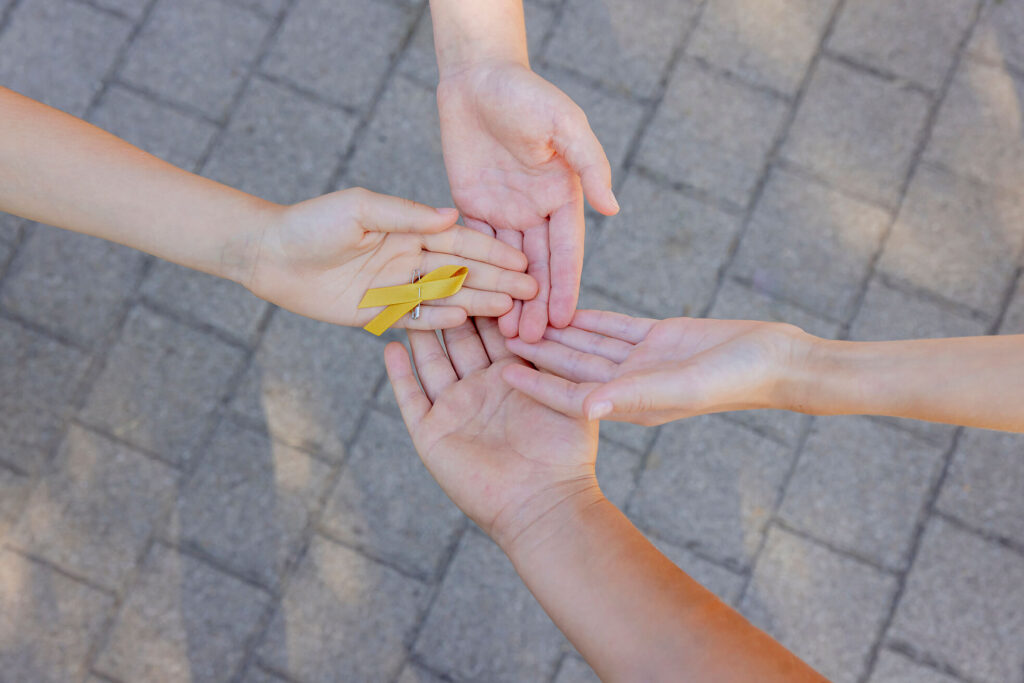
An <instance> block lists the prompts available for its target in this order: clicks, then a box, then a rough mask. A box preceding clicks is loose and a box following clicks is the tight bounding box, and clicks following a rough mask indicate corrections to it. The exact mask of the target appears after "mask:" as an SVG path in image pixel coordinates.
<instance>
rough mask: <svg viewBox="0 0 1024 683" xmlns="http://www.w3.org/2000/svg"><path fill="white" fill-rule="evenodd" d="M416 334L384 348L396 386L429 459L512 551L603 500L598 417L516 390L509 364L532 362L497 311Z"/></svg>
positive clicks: (455, 495) (448, 489) (444, 484)
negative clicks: (500, 323)
mask: <svg viewBox="0 0 1024 683" xmlns="http://www.w3.org/2000/svg"><path fill="white" fill-rule="evenodd" d="M444 340H445V347H446V348H447V355H446V354H445V350H444V349H443V348H442V347H441V343H440V342H439V341H438V339H437V335H435V334H434V333H433V332H416V331H411V332H409V343H410V345H411V347H412V355H413V360H414V362H415V365H416V372H417V373H418V375H419V379H420V382H421V383H422V385H423V388H422V389H421V388H420V384H419V383H417V381H416V375H415V374H413V367H412V364H410V362H409V356H408V354H407V353H406V351H405V349H404V348H403V347H402V345H401V344H398V343H392V344H389V345H388V347H387V348H386V349H385V351H384V357H385V361H386V364H387V369H388V377H390V379H391V386H392V388H393V389H394V390H395V396H396V397H397V399H398V404H399V407H400V408H401V410H402V417H403V418H404V419H405V424H406V426H407V427H408V428H409V433H410V434H411V435H412V440H413V443H414V444H415V446H416V450H417V451H418V452H419V454H420V457H421V458H422V459H423V463H424V464H425V465H426V466H427V469H428V470H430V473H431V474H432V475H433V476H434V478H435V479H436V480H437V482H438V483H439V484H440V485H441V488H443V489H444V491H445V493H447V494H448V496H449V497H450V498H451V499H452V500H453V501H455V504H456V505H458V506H459V507H460V508H461V509H462V511H463V512H465V513H466V514H467V515H468V516H469V517H470V518H471V519H472V520H473V521H475V522H476V523H477V524H478V525H479V526H480V528H481V529H483V530H484V531H485V532H487V533H488V534H489V535H490V536H491V537H492V538H494V540H495V541H497V542H498V543H499V544H500V545H502V547H504V548H505V549H506V551H508V549H509V546H510V545H511V544H513V543H515V542H516V540H517V539H518V538H519V537H520V536H521V534H522V532H523V531H524V530H525V529H527V528H528V527H531V526H534V528H536V527H537V523H538V522H540V521H541V518H544V520H545V521H546V522H548V523H547V524H542V525H540V526H544V527H549V526H550V525H551V524H552V523H553V516H558V515H563V514H570V513H569V509H570V508H572V507H573V506H574V505H576V504H582V503H586V502H588V501H592V500H594V499H595V498H600V489H599V488H598V487H597V480H596V479H595V477H594V460H595V457H596V455H597V428H596V427H597V425H596V424H594V423H588V422H586V421H585V420H581V419H578V418H570V417H566V416H565V415H562V414H561V413H558V412H555V411H554V410H551V409H550V408H547V407H546V406H543V405H541V404H540V403H537V402H536V401H534V400H533V399H531V398H529V397H528V396H526V395H524V394H521V393H519V392H518V391H513V390H512V389H510V388H509V387H508V385H506V384H505V382H503V381H501V371H502V368H506V367H508V366H511V365H521V364H522V361H520V360H519V359H517V358H516V357H515V356H513V355H512V354H511V353H510V352H509V351H508V350H507V349H506V348H505V341H504V338H503V337H502V335H501V333H500V332H499V331H498V327H497V322H496V321H494V320H493V319H483V318H478V319H476V321H475V324H474V321H468V322H466V323H465V324H464V325H462V326H461V327H458V328H456V329H454V330H446V331H445V333H444Z"/></svg>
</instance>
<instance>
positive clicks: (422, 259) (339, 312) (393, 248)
mask: <svg viewBox="0 0 1024 683" xmlns="http://www.w3.org/2000/svg"><path fill="white" fill-rule="evenodd" d="M457 218H458V213H457V212H456V211H455V209H434V208H431V207H429V206H424V205H423V204H417V203H415V202H411V201H408V200H405V199H399V198H397V197H389V196H387V195H381V194H376V193H374V192H370V191H368V190H364V189H361V188H354V189H348V190H342V191H340V192H334V193H331V194H328V195H324V196H322V197H317V198H315V199H310V200H308V201H305V202H301V203H299V204H295V205H293V206H289V207H283V208H280V209H274V210H272V211H271V214H270V220H269V221H268V223H267V227H266V228H264V229H263V230H262V234H261V235H260V236H259V237H258V238H252V239H251V240H249V243H246V244H241V245H234V246H229V247H228V248H227V249H226V250H225V258H226V259H231V258H233V257H232V256H231V254H232V253H234V254H237V255H238V256H237V258H238V259H241V260H242V261H243V263H244V267H242V268H236V270H241V271H242V272H241V274H240V276H239V279H241V280H242V281H243V284H245V285H246V286H247V287H248V288H249V289H250V290H252V291H253V292H254V293H255V294H256V295H257V296H260V297H262V298H264V299H267V300H268V301H271V302H273V303H275V304H277V305H279V306H281V307H283V308H287V309H289V310H291V311H294V312H296V313H301V314H302V315H306V316H309V317H311V318H316V319H318V320H324V321H327V322H331V323H335V324H338V325H352V326H362V325H365V324H366V323H367V322H369V321H370V320H371V319H372V318H373V317H374V316H375V315H377V313H379V312H380V311H381V308H379V307H378V308H365V309H358V308H357V306H358V305H359V301H360V300H361V299H362V298H363V295H364V294H365V293H366V290H368V289H372V288H375V287H388V286H392V285H402V284H407V283H409V282H412V279H413V272H414V271H415V270H419V272H420V274H421V275H426V274H427V273H429V272H430V271H432V270H434V269H435V268H438V267H439V266H443V265H464V266H468V267H469V276H468V277H467V278H466V282H465V285H464V286H463V288H462V290H461V291H459V292H458V293H457V294H455V295H454V296H451V297H449V298H447V299H440V300H437V301H429V302H424V303H423V304H422V309H421V315H420V317H419V319H418V320H412V318H411V317H410V316H408V315H406V316H405V317H403V318H402V319H401V320H399V321H398V323H396V326H397V327H409V328H415V329H441V328H449V327H456V326H457V325H459V324H461V323H462V322H464V321H465V320H466V316H467V315H484V316H499V315H502V314H504V313H506V312H508V311H509V310H510V309H511V308H512V298H513V297H515V298H516V299H531V298H532V297H533V296H534V295H536V293H537V283H536V282H535V281H534V280H533V278H531V277H530V276H528V275H525V274H524V273H523V272H522V271H523V270H525V269H526V257H525V256H524V255H523V254H522V253H520V252H519V251H516V250H515V249H514V248H512V247H510V246H508V245H506V244H503V243H501V242H499V241H498V240H496V239H494V238H492V237H488V236H486V235H483V234H481V233H479V232H477V231H475V230H470V229H469V228H465V227H462V226H456V225H454V224H455V221H456V219H457ZM453 226H454V227H453Z"/></svg>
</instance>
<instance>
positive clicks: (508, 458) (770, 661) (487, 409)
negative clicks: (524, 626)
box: [385, 319, 824, 682]
mask: <svg viewBox="0 0 1024 683" xmlns="http://www.w3.org/2000/svg"><path fill="white" fill-rule="evenodd" d="M444 340H445V347H444V348H442V346H441V343H440V342H439V341H438V339H437V337H436V336H435V335H434V334H433V333H420V332H411V333H410V335H409V341H410V346H411V347H412V355H413V361H412V362H410V359H409V356H408V354H407V353H406V351H405V349H404V348H403V347H402V346H401V345H400V344H397V343H395V344H391V345H389V346H388V347H387V349H386V350H385V360H386V363H387V369H388V376H389V377H390V378H391V383H392V387H393V388H394V390H395V396H396V397H397V399H398V403H399V407H400V408H401V411H402V417H403V418H404V420H405V423H406V425H407V426H408V428H409V432H410V434H411V435H412V439H413V443H414V444H415V446H416V450H417V451H418V452H419V454H420V457H421V458H422V459H423V462H424V464H425V465H426V467H427V469H428V470H430V473H431V474H432V475H433V476H434V478H435V479H437V481H438V483H439V484H440V485H441V487H442V488H443V489H444V490H445V492H446V493H447V494H448V495H449V496H450V497H451V498H452V500H453V501H454V502H455V503H456V505H458V506H459V507H460V508H461V509H462V510H463V511H464V512H465V513H466V514H467V515H469V517H470V518H472V519H473V521H475V522H476V523H477V524H478V525H479V526H480V527H481V528H482V529H483V530H484V531H485V532H487V533H488V534H489V535H490V536H491V537H492V538H493V539H494V540H495V541H496V542H497V543H498V545H499V546H500V547H501V548H502V549H503V550H504V551H505V553H506V554H507V555H508V557H509V558H510V559H511V560H512V562H513V564H514V565H515V567H516V570H517V571H518V572H519V575H520V576H521V577H522V579H523V581H524V582H525V583H526V585H527V586H528V587H529V588H530V590H531V591H532V593H533V595H534V596H535V597H536V598H537V600H538V602H540V604H541V606H542V607H544V609H545V610H546V611H547V613H548V614H549V615H550V616H551V618H552V620H554V622H555V623H556V624H557V625H558V627H559V628H561V629H562V631H563V632H564V633H565V634H566V636H568V638H569V639H570V640H571V641H572V642H573V644H574V645H575V646H576V648H577V649H578V650H579V651H580V653H582V654H583V656H584V657H585V658H586V659H587V661H588V662H589V663H590V664H591V666H593V668H594V669H595V670H596V671H597V673H598V674H599V675H600V676H601V678H602V679H603V680H606V681H673V682H674V681H680V680H692V681H725V682H728V681H753V680H756V681H789V682H792V681H822V680H824V679H823V678H821V677H820V676H819V675H818V674H816V673H815V672H814V671H813V670H812V669H810V668H809V667H808V666H807V665H806V664H804V663H803V662H801V661H800V660H799V659H797V658H796V656H794V655H793V654H792V653H790V652H789V651H788V650H786V649H785V648H783V647H782V646H781V645H780V644H779V643H777V642H775V641H774V640H772V639H771V638H770V637H768V636H767V635H765V634H764V633H762V632H761V631H759V630H758V629H756V628H755V627H753V626H752V625H751V624H750V623H749V622H747V621H746V620H745V619H744V618H743V617H742V616H740V615H739V614H738V613H737V612H735V611H734V610H732V609H731V608H730V607H728V606H727V605H725V604H724V603H722V602H721V601H720V600H718V599H717V598H716V597H715V596H714V595H712V594H711V593H710V592H708V591H707V590H705V589H704V588H703V587H701V586H700V585H699V584H698V583H696V582H695V581H694V580H693V579H691V578H690V577H689V576H687V575H686V574H685V573H684V572H682V571H681V570H680V569H679V568H678V567H676V566H675V565H674V564H672V563H671V562H670V561H669V560H668V559H667V558H665V557H664V556H663V555H662V554H661V553H660V552H658V550H656V549H655V548H654V546H652V545H651V544H650V542H648V541H647V539H645V538H644V537H643V535H642V534H641V533H640V532H639V531H638V530H637V529H636V527H634V526H633V525H632V524H631V523H630V522H629V520H627V519H626V518H625V516H624V515H623V514H622V513H621V512H619V510H618V509H616V508H615V507H614V506H613V505H611V503H609V502H608V501H607V499H605V497H604V495H603V494H602V493H601V490H600V488H599V487H598V485H597V480H596V478H595V476H594V461H595V456H596V450H597V430H596V425H595V424H593V423H588V422H587V421H585V420H582V419H578V418H570V417H567V416H565V415H562V414H560V413H558V412H556V411H553V410H551V409H549V408H546V407H545V406H543V405H541V404H539V403H537V402H536V401H533V400H532V399H530V398H528V397H527V396H525V395H523V394H522V393H520V392H517V391H513V390H511V389H509V387H508V386H507V385H506V384H505V383H503V382H502V381H501V380H500V376H499V375H500V374H501V372H502V370H503V369H505V370H507V369H508V368H511V367H516V366H518V365H521V364H522V363H521V361H518V360H517V359H515V358H513V357H512V355H511V354H510V353H509V352H508V351H507V350H506V348H505V346H504V344H503V340H502V338H501V335H500V333H499V332H498V330H497V327H496V325H495V323H494V322H493V321H492V320H483V319H477V320H476V323H475V325H474V323H473V322H469V323H466V324H465V325H463V326H461V327H459V328H456V329H453V330H448V331H446V332H445V333H444ZM446 349H447V353H446ZM413 365H415V374H414V370H413ZM416 375H418V376H419V379H420V382H422V387H421V385H420V383H418V382H417V379H416ZM810 608H811V607H809V609H810Z"/></svg>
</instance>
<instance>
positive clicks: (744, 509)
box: [630, 416, 792, 567]
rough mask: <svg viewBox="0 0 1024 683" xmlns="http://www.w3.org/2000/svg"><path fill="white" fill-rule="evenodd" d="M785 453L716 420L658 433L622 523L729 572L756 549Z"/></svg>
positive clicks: (775, 493) (784, 465) (788, 455)
mask: <svg viewBox="0 0 1024 683" xmlns="http://www.w3.org/2000/svg"><path fill="white" fill-rule="evenodd" d="M791 457H792V454H791V452H790V449H789V448H786V447H783V446H780V445H778V444H777V443H775V442H773V441H769V440H768V439H765V438H764V437H761V436H759V435H757V434H755V433H753V432H751V431H749V430H747V429H746V428H744V427H741V426H739V425H736V424H733V423H732V422H729V421H727V420H723V419H721V418H719V417H708V416H705V417H696V418H692V419H690V420H685V421H682V422H674V423H671V424H668V425H666V426H664V427H663V428H662V429H661V434H660V435H659V436H658V440H657V442H655V444H654V449H653V450H652V451H651V454H650V456H649V457H648V460H647V467H646V469H645V470H644V472H643V473H642V474H641V476H640V486H639V488H638V489H637V492H636V494H635V495H634V496H633V499H632V501H631V502H630V516H632V517H634V518H635V519H636V520H637V521H638V522H639V523H640V524H641V525H642V526H643V527H644V528H647V529H650V530H651V531H653V532H654V533H656V534H657V535H658V536H659V537H661V538H664V539H665V540H668V541H671V542H674V543H676V544H679V545H683V546H685V547H694V548H699V549H701V550H702V551H703V552H704V554H706V555H709V556H711V557H714V558H716V559H718V560H720V561H723V562H729V563H730V564H732V565H734V566H737V567H744V566H747V565H748V564H749V563H750V561H751V560H752V559H753V556H754V553H755V552H757V549H758V548H759V547H760V545H761V538H762V534H763V531H764V527H765V525H766V524H767V523H768V520H769V518H770V517H771V514H772V511H773V509H774V507H775V500H776V497H777V496H778V493H779V487H780V486H781V485H782V481H783V478H784V476H785V474H786V471H787V470H788V468H789V463H790V459H791Z"/></svg>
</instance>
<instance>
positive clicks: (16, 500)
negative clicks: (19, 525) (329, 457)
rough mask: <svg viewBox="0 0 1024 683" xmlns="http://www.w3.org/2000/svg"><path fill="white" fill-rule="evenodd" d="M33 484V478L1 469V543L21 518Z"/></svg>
mask: <svg viewBox="0 0 1024 683" xmlns="http://www.w3.org/2000/svg"><path fill="white" fill-rule="evenodd" d="M33 483H34V482H33V481H32V477H28V476H26V475H24V474H19V473H17V472H14V471H12V470H8V469H5V468H0V543H2V542H3V541H4V537H5V536H7V533H8V531H10V529H11V527H13V526H14V524H15V523H16V522H17V521H18V517H20V516H21V513H22V510H24V508H25V502H26V501H27V500H28V497H29V494H30V493H31V492H32V486H33Z"/></svg>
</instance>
